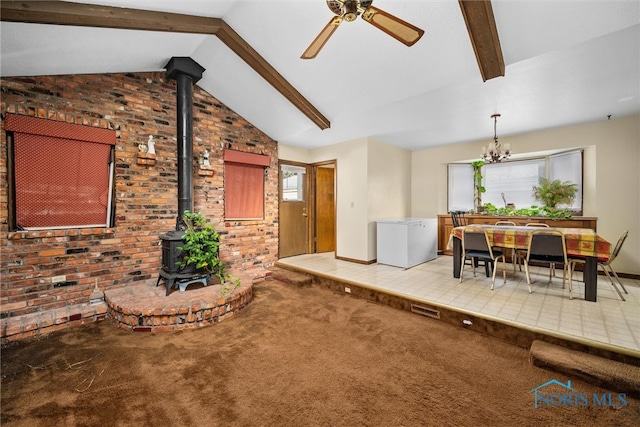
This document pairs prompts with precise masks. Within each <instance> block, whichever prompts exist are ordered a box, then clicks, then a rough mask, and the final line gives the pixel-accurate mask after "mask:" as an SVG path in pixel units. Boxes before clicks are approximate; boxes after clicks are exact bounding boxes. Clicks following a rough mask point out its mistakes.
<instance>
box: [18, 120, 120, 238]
mask: <svg viewBox="0 0 640 427" xmlns="http://www.w3.org/2000/svg"><path fill="white" fill-rule="evenodd" d="M5 130H6V131H7V132H8V135H7V140H8V142H9V150H10V154H9V157H10V159H11V163H10V174H11V175H10V176H11V177H12V178H13V179H12V181H11V187H10V195H11V200H12V203H11V213H10V215H11V219H10V222H11V224H10V225H11V228H12V229H14V230H43V229H59V228H82V227H109V226H111V225H112V224H111V218H112V216H113V215H112V213H113V198H112V195H113V173H114V172H113V165H114V162H113V154H114V153H113V149H114V146H115V141H116V135H115V131H112V130H109V129H100V128H92V127H89V126H80V125H75V124H70V123H64V122H56V121H53V120H45V119H39V118H34V117H29V116H21V115H15V114H7V117H6V121H5Z"/></svg>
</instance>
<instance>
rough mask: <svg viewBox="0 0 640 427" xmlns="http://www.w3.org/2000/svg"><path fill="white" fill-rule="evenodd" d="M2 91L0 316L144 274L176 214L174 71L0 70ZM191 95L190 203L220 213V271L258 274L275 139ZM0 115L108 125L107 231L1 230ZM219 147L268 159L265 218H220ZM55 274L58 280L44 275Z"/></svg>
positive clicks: (269, 245) (267, 226)
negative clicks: (207, 171) (205, 162)
mask: <svg viewBox="0 0 640 427" xmlns="http://www.w3.org/2000/svg"><path fill="white" fill-rule="evenodd" d="M1 90H2V101H1V104H0V113H1V114H2V129H1V132H0V134H1V141H0V144H1V145H0V178H1V179H0V183H1V188H0V217H1V218H2V224H1V225H0V247H1V251H2V252H1V255H2V256H1V260H0V262H1V265H0V267H1V270H0V273H1V277H0V286H1V287H0V311H1V316H2V318H8V317H12V316H19V315H24V314H30V313H35V312H42V311H47V310H55V309H59V308H62V307H66V306H70V305H74V304H80V303H87V302H88V301H89V295H90V294H91V292H92V290H93V288H94V286H95V284H96V283H97V284H98V286H99V287H100V289H102V290H105V289H109V288H112V287H121V286H126V285H128V284H133V283H137V282H138V281H146V280H154V279H155V278H156V277H157V272H158V270H159V268H160V265H161V249H160V246H159V245H160V241H159V238H158V237H159V235H160V234H162V233H163V232H165V231H168V230H172V229H174V228H175V222H176V216H177V205H178V203H177V159H176V154H177V148H176V136H175V135H176V85H175V80H170V79H168V78H167V77H166V76H165V74H164V73H140V74H106V75H74V76H40V77H26V78H3V79H1ZM193 104H194V112H193V116H194V124H193V139H194V148H193V152H194V167H193V169H194V210H195V211H202V212H203V213H204V214H205V215H206V216H207V217H208V218H210V219H212V221H213V222H214V223H216V222H217V221H220V222H219V223H218V224H217V226H216V228H217V230H218V231H219V232H220V233H221V239H222V246H221V251H220V255H221V258H222V260H223V261H224V262H225V263H226V264H227V265H228V268H229V269H230V270H231V271H237V272H240V271H242V272H244V273H249V274H252V273H254V272H255V273H256V274H258V273H259V272H260V271H261V270H262V269H263V268H264V267H268V266H269V265H271V264H272V263H274V262H275V261H276V260H277V255H278V254H277V252H278V168H277V161H278V159H277V144H276V142H275V141H273V140H271V139H270V138H269V137H267V136H266V135H265V134H263V133H262V132H260V131H259V130H258V129H256V128H255V127H253V126H252V125H251V124H250V123H248V122H247V121H246V120H244V119H243V118H242V117H240V116H238V115H237V114H236V113H234V112H233V111H231V110H229V109H228V108H227V107H225V106H224V105H223V104H221V103H220V102H219V101H218V100H216V99H215V98H214V97H213V96H211V95H210V94H208V93H207V92H205V91H204V90H202V89H200V88H199V87H198V86H196V87H195V88H194V99H193ZM6 113H15V114H24V115H30V116H34V117H40V118H46V119H51V120H57V121H64V122H68V123H76V124H82V125H87V126H93V127H100V128H108V129H113V130H115V131H116V136H117V145H116V168H115V189H116V196H115V206H116V220H115V226H114V227H113V228H106V229H105V228H94V229H73V230H55V231H30V232H11V231H9V230H8V225H7V213H8V210H7V209H8V199H7V196H8V195H7V144H6V137H5V132H4V117H5V114H6ZM149 135H154V140H155V142H156V145H155V150H156V160H155V164H154V165H144V164H138V162H137V155H138V145H139V144H144V143H146V142H147V140H148V138H149ZM205 148H206V149H208V150H209V152H210V153H211V155H210V162H211V168H212V170H213V175H212V176H205V175H204V174H201V173H199V168H198V162H197V157H198V156H199V155H201V154H202V153H203V152H204V150H205ZM225 148H231V149H234V150H239V151H245V152H251V153H257V154H264V155H267V156H269V157H270V159H271V162H270V166H269V168H267V178H266V181H265V218H264V220H260V221H232V222H225V221H224V220H223V216H224V164H223V162H222V152H223V149H225ZM151 163H153V162H151ZM59 275H65V276H66V282H63V283H57V284H54V283H53V282H52V277H53V276H59Z"/></svg>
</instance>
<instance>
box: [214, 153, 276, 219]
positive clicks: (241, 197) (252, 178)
mask: <svg viewBox="0 0 640 427" xmlns="http://www.w3.org/2000/svg"><path fill="white" fill-rule="evenodd" d="M265 166H269V157H268V156H264V155H260V154H251V153H244V152H241V151H234V150H225V151H224V216H225V219H263V218H264V168H265Z"/></svg>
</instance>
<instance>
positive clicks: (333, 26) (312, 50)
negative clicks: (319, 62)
mask: <svg viewBox="0 0 640 427" xmlns="http://www.w3.org/2000/svg"><path fill="white" fill-rule="evenodd" d="M341 23H342V17H341V16H334V17H333V18H331V20H330V21H329V23H328V24H327V25H325V27H324V28H323V29H322V31H320V34H318V35H317V36H316V38H315V39H314V40H313V41H312V42H311V44H310V45H309V47H308V48H307V50H305V51H304V53H303V54H302V56H301V57H300V58H302V59H313V58H315V57H316V55H318V52H320V49H322V47H323V46H324V45H325V43H326V42H327V40H329V37H331V35H332V34H333V33H334V32H335V31H336V30H337V29H338V26H339V25H340V24H341Z"/></svg>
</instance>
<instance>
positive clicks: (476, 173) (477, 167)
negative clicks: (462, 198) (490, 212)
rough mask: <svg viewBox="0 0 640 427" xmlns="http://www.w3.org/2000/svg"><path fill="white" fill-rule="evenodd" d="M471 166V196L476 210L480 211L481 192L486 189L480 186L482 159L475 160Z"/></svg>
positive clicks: (481, 208)
mask: <svg viewBox="0 0 640 427" xmlns="http://www.w3.org/2000/svg"><path fill="white" fill-rule="evenodd" d="M471 166H472V167H473V185H474V191H473V196H474V201H475V204H476V212H482V210H483V206H482V193H484V192H486V191H487V189H486V188H484V187H483V186H482V166H484V160H476V161H475V162H473V163H471Z"/></svg>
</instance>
